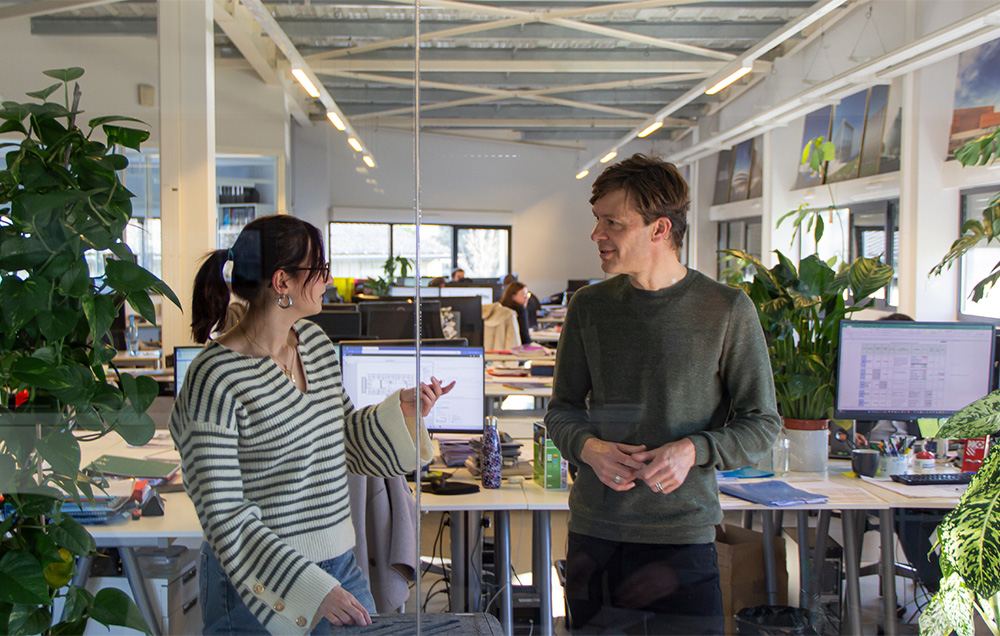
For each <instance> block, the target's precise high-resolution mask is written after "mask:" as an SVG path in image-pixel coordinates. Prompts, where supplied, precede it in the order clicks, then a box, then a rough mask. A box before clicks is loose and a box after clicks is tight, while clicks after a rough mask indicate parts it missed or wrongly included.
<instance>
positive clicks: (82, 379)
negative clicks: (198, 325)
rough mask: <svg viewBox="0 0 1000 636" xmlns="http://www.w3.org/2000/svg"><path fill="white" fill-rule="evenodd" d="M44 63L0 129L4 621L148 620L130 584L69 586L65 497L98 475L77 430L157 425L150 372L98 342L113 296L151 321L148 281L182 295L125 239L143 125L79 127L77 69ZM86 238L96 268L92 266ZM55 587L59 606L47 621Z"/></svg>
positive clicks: (128, 436) (81, 491)
mask: <svg viewBox="0 0 1000 636" xmlns="http://www.w3.org/2000/svg"><path fill="white" fill-rule="evenodd" d="M45 75H47V76H49V77H51V78H54V79H55V80H57V82H56V83H53V84H51V85H50V86H48V87H47V88H44V89H42V90H40V91H36V92H32V93H28V96H29V97H31V98H33V100H34V101H30V102H26V103H18V102H13V101H7V102H3V104H2V106H0V134H5V139H12V140H11V141H3V140H0V150H2V151H3V152H5V161H6V168H5V169H4V170H2V171H0V494H2V496H3V508H2V512H3V514H2V521H0V633H6V634H37V633H46V634H48V633H51V634H71V633H72V634H77V633H82V632H83V629H84V628H85V627H86V624H87V622H88V621H89V620H90V619H94V620H97V621H98V622H101V623H104V624H105V625H126V626H128V627H131V628H134V629H138V630H141V631H146V632H148V631H149V629H148V626H147V625H146V623H145V621H144V620H143V619H142V616H141V615H140V613H139V611H138V609H137V608H136V606H135V604H134V603H133V602H132V601H131V600H130V599H129V598H128V596H127V595H125V594H124V593H122V592H120V591H118V590H114V589H104V590H101V591H99V592H98V593H97V594H96V595H92V594H90V593H89V592H88V591H87V590H86V589H84V588H82V587H78V586H73V585H69V582H70V580H71V578H72V576H73V575H74V574H75V572H76V565H75V557H77V556H83V555H88V554H94V552H95V542H94V539H93V538H92V537H91V535H90V533H89V532H87V530H86V528H85V527H84V526H82V525H81V524H80V523H78V522H77V521H76V520H74V519H73V517H72V516H70V515H69V514H65V513H64V512H63V510H62V508H63V503H64V501H65V500H66V499H67V498H72V499H75V500H76V501H77V502H78V503H83V502H85V501H86V500H87V499H92V498H93V495H94V492H95V488H99V487H100V484H99V482H96V481H95V480H93V479H92V478H90V477H88V476H86V475H84V474H83V473H81V472H80V444H81V442H85V441H87V440H93V439H96V438H99V437H103V436H105V435H107V434H109V433H112V432H116V433H118V434H120V435H121V436H122V437H123V438H124V439H125V440H127V441H128V442H129V443H131V444H136V445H140V444H144V443H145V442H147V441H149V439H150V438H151V437H152V434H153V429H154V426H153V422H152V420H151V419H150V417H149V416H148V415H147V414H146V413H145V411H146V409H147V408H148V407H149V405H150V404H151V403H152V401H153V398H154V397H155V396H156V395H157V392H158V388H157V385H156V382H155V381H154V380H152V379H151V378H147V377H141V376H140V377H133V376H131V375H129V374H127V373H119V372H118V371H117V370H116V369H115V367H114V365H113V363H112V360H113V358H114V357H115V354H116V350H115V349H114V347H112V346H111V345H110V344H108V343H107V342H106V340H105V337H106V335H107V334H108V332H109V329H110V327H111V324H112V321H113V320H114V318H115V316H116V315H117V314H118V313H119V311H120V309H121V303H124V302H127V303H128V304H129V305H130V306H131V307H132V308H133V309H134V310H135V311H136V312H137V313H138V314H140V315H141V316H143V317H144V318H145V319H146V320H148V321H150V322H153V321H154V320H155V316H154V308H153V304H152V302H151V301H150V293H151V292H152V293H157V294H161V295H163V296H164V297H166V298H168V299H169V300H171V301H172V302H174V303H175V304H177V305H178V306H179V303H178V301H177V298H176V296H175V295H174V294H173V292H172V291H171V290H170V289H169V288H168V287H167V286H166V285H165V284H164V283H163V282H162V281H161V280H159V279H158V278H156V277H155V276H154V275H153V274H151V273H149V272H148V271H146V270H145V269H143V268H142V267H140V266H139V265H138V264H137V263H136V262H135V257H134V256H133V254H132V252H131V250H129V248H128V246H127V245H126V244H125V242H124V240H123V233H124V230H125V226H126V225H127V224H128V222H129V219H130V218H131V216H132V207H131V203H130V199H131V197H132V194H131V193H130V192H129V191H128V190H126V189H125V188H124V187H123V186H122V183H121V181H120V180H119V178H118V173H119V171H122V170H124V169H125V167H126V166H127V165H128V160H127V159H126V158H125V157H124V155H122V154H120V153H119V152H117V151H116V147H118V146H124V147H128V148H133V149H138V148H139V145H140V144H141V143H142V142H143V141H145V140H146V138H147V137H148V136H149V133H148V132H146V131H143V130H139V129H134V128H128V127H124V126H120V125H118V124H117V123H115V122H120V121H123V120H130V118H127V117H117V116H109V117H97V118H93V119H90V120H89V122H88V123H87V124H86V125H85V126H84V125H82V124H81V123H79V121H78V120H80V119H81V116H82V114H83V111H81V110H80V107H79V103H80V97H81V92H80V88H79V85H73V87H72V91H73V93H72V98H71V94H70V90H71V82H73V81H74V80H76V79H78V78H79V77H80V76H82V75H83V69H79V68H69V69H61V70H52V71H46V72H45ZM50 97H58V98H61V99H60V101H50V100H49V98H50ZM131 121H138V120H131ZM84 128H85V129H84ZM101 132H102V133H103V137H105V138H106V141H101V140H98V139H97V138H96V137H97V133H101ZM91 250H92V251H93V253H96V254H97V257H98V258H99V259H101V260H103V261H104V265H105V268H104V269H105V273H104V275H103V277H101V278H92V277H91V276H90V273H89V269H88V266H87V261H86V255H87V253H90V251H91ZM106 369H110V371H111V375H110V377H109V374H108V372H107V371H106ZM60 597H61V598H62V599H63V601H64V603H65V605H64V606H65V610H66V611H65V617H64V619H63V620H61V621H57V622H56V624H55V625H53V621H54V620H56V619H57V617H54V616H53V613H52V606H53V603H54V601H55V600H56V599H57V598H60Z"/></svg>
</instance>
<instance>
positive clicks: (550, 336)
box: [531, 329, 562, 343]
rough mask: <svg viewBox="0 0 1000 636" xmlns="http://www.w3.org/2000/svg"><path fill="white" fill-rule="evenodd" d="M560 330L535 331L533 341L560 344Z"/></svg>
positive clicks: (533, 331)
mask: <svg viewBox="0 0 1000 636" xmlns="http://www.w3.org/2000/svg"><path fill="white" fill-rule="evenodd" d="M560 333H562V332H561V331H560V330H559V329H535V330H532V331H531V340H532V341H534V342H542V343H544V342H559V334H560Z"/></svg>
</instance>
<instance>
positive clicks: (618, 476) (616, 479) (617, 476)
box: [615, 475, 622, 484]
mask: <svg viewBox="0 0 1000 636" xmlns="http://www.w3.org/2000/svg"><path fill="white" fill-rule="evenodd" d="M615 483H616V484H620V483H622V476H621V475H615Z"/></svg>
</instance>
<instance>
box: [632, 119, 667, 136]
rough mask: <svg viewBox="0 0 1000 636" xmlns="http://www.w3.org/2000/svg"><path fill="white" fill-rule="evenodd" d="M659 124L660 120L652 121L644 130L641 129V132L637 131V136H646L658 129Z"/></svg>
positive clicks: (661, 124)
mask: <svg viewBox="0 0 1000 636" xmlns="http://www.w3.org/2000/svg"><path fill="white" fill-rule="evenodd" d="M661 126H663V122H662V121H654V122H653V123H652V124H650V125H649V126H647V127H646V129H645V130H643V131H642V132H641V133H639V135H638V136H639V137H646V136H648V135H650V134H652V133H653V131H654V130H659V129H660V127H661Z"/></svg>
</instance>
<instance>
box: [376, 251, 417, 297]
mask: <svg viewBox="0 0 1000 636" xmlns="http://www.w3.org/2000/svg"><path fill="white" fill-rule="evenodd" d="M397 265H398V266H399V271H400V274H399V275H400V276H402V277H403V278H406V274H407V273H408V272H409V271H410V268H411V267H413V261H411V260H410V259H408V258H406V257H405V256H390V257H389V258H387V259H385V263H383V264H382V271H383V272H385V276H380V277H378V278H369V279H368V282H367V283H365V287H366V288H367V289H368V290H369V291H370V292H371V293H373V294H377V295H379V296H388V295H389V291H390V290H391V289H392V286H393V284H395V282H396V266H397Z"/></svg>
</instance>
